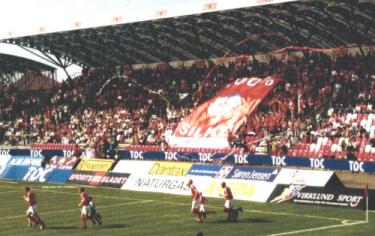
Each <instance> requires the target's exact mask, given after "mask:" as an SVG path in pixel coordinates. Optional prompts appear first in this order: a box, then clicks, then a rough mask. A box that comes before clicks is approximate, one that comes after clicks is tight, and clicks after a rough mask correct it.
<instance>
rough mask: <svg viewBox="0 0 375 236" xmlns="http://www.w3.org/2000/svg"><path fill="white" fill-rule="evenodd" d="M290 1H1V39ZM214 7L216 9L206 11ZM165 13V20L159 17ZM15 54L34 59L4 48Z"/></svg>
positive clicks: (76, 69)
mask: <svg viewBox="0 0 375 236" xmlns="http://www.w3.org/2000/svg"><path fill="white" fill-rule="evenodd" d="M287 1H294V0H0V39H7V38H13V37H20V36H26V35H35V34H40V33H47V32H59V31H66V30H72V29H77V27H78V28H90V27H97V26H104V25H111V24H123V23H128V22H135V21H143V20H153V19H157V18H161V17H175V16H180V15H188V14H196V13H200V12H207V11H212V10H223V9H231V8H240V7H245V6H247V7H248V6H258V5H263V4H268V3H277V2H287ZM211 3H216V5H215V8H216V9H212V10H207V9H205V7H204V6H206V5H207V4H211ZM163 10H166V15H165V16H160V15H158V14H157V12H159V11H163ZM115 19H120V20H119V21H115ZM77 23H78V24H77ZM12 50H13V52H14V54H17V55H18V56H22V57H26V58H28V57H29V56H30V55H31V54H30V53H27V52H26V51H24V50H21V51H20V50H19V47H14V45H8V44H0V53H5V52H6V53H7V54H12ZM31 59H33V60H37V61H40V60H39V59H38V58H37V57H31ZM69 70H71V71H72V72H71V73H78V72H79V71H80V70H81V68H80V67H79V66H77V65H75V66H73V67H72V68H69ZM57 74H58V78H57V79H58V80H59V81H61V80H63V79H65V77H66V75H65V73H64V72H63V71H61V69H60V70H58V71H57Z"/></svg>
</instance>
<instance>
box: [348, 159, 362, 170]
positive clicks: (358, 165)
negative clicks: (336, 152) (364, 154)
mask: <svg viewBox="0 0 375 236" xmlns="http://www.w3.org/2000/svg"><path fill="white" fill-rule="evenodd" d="M348 162H349V168H350V171H360V172H365V170H364V169H363V165H364V162H362V161H361V162H358V161H348Z"/></svg>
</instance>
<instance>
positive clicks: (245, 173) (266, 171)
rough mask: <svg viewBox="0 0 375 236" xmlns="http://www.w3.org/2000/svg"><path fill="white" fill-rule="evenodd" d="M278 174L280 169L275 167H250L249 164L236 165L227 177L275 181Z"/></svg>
mask: <svg viewBox="0 0 375 236" xmlns="http://www.w3.org/2000/svg"><path fill="white" fill-rule="evenodd" d="M278 174H279V170H278V169H273V168H256V167H248V166H236V167H234V169H233V170H232V171H231V172H230V173H229V175H228V176H227V178H230V179H244V180H252V181H265V182H273V181H274V180H275V178H276V176H277V175H278Z"/></svg>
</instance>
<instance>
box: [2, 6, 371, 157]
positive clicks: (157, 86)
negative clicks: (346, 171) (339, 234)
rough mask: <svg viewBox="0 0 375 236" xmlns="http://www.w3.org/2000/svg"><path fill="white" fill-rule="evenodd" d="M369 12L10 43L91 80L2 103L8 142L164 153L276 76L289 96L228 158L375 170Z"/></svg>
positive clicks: (263, 16) (143, 25) (93, 32)
mask: <svg viewBox="0 0 375 236" xmlns="http://www.w3.org/2000/svg"><path fill="white" fill-rule="evenodd" d="M206 7H210V6H206ZM211 7H212V8H213V9H212V10H215V7H216V6H215V4H213V5H212V6H211ZM373 7H374V4H373V2H372V1H340V2H339V3H338V2H337V1H298V2H289V3H284V4H276V5H267V6H264V7H262V6H259V7H252V8H240V9H233V10H227V11H219V12H216V11H215V12H209V13H202V14H199V15H188V16H181V17H177V18H176V17H174V18H168V17H165V18H163V19H159V20H153V21H145V22H135V23H127V24H116V25H109V26H104V27H99V28H88V29H82V30H73V31H64V32H57V33H48V34H38V35H31V36H24V37H17V38H7V39H4V40H2V41H3V42H6V43H13V44H16V45H20V46H25V45H27V46H29V47H31V48H35V49H38V50H40V51H45V52H46V51H48V52H49V53H51V54H53V55H55V56H56V57H64V58H65V57H67V58H71V60H73V61H74V62H76V63H79V64H82V65H84V68H83V71H82V75H81V76H79V77H77V78H68V80H66V81H64V82H63V83H62V84H61V85H59V87H55V86H54V87H53V88H54V89H53V90H50V92H49V93H48V95H46V94H45V93H40V96H42V97H43V98H38V95H37V96H36V97H28V96H26V97H24V98H22V96H23V95H22V93H23V91H22V90H21V91H18V92H13V93H12V94H6V96H3V97H2V100H3V102H2V108H1V109H2V112H1V113H2V122H1V124H2V127H1V130H2V132H1V136H0V137H1V141H2V142H3V143H6V144H11V145H15V144H30V143H66V144H68V143H76V144H79V145H82V147H87V146H92V147H95V149H96V151H97V152H98V155H99V156H104V155H103V154H102V153H105V152H106V150H103V146H104V145H105V146H108V144H107V143H108V142H113V143H114V145H115V146H118V145H120V146H122V144H124V145H140V146H139V147H140V148H141V149H142V148H149V147H147V146H148V145H153V146H155V147H153V148H154V149H158V147H157V146H159V147H160V145H162V144H163V145H166V144H167V141H166V140H165V137H166V135H168V134H170V133H173V131H174V129H175V128H176V124H177V123H178V122H179V121H180V120H181V119H182V118H184V117H186V116H187V115H188V114H189V113H190V112H191V111H192V110H193V109H194V107H195V106H197V105H198V104H200V103H202V102H203V101H206V100H208V99H209V98H211V97H213V96H214V95H215V94H216V92H217V91H219V90H220V89H222V88H223V87H224V86H225V85H226V84H227V83H228V82H231V81H233V80H234V79H236V78H239V77H246V76H268V75H272V74H277V75H280V76H281V77H282V78H284V82H283V84H282V85H280V86H279V87H278V88H277V89H276V90H275V91H274V92H273V93H272V95H271V96H270V97H268V98H267V99H266V100H265V101H264V102H263V103H262V105H261V106H260V108H259V109H258V110H257V112H255V113H254V114H251V115H250V116H249V119H248V121H247V122H246V123H245V124H243V126H241V128H240V129H239V130H238V131H236V133H235V134H232V137H228V138H229V139H231V140H230V144H231V147H233V148H242V149H243V151H245V152H251V153H254V152H255V149H256V147H258V146H259V145H260V144H262V145H263V146H266V147H267V148H266V150H265V151H266V153H272V154H277V153H280V152H281V150H283V149H284V151H286V150H287V151H286V152H287V153H288V154H289V155H298V156H306V157H323V156H325V157H337V158H345V157H347V154H350V156H351V157H352V158H359V159H366V160H373V159H374V158H375V157H374V155H375V154H374V151H375V150H374V142H375V141H374V132H375V125H374V124H375V116H374V108H373V104H374V99H375V98H374V91H375V90H374V74H375V73H374V67H373V63H372V62H373V61H374V55H373V50H372V47H371V46H372V45H373V43H374V42H373V40H374V37H372V36H373V31H374V29H373V27H372V26H373V24H372V22H373V21H372V20H373V18H372V14H371V13H372V12H373ZM208 10H209V9H208ZM353 14H354V15H355V17H348V16H351V15H353ZM119 20H120V19H119ZM156 38H157V39H158V40H155V39H156ZM7 61H8V63H9V62H12V61H13V60H7ZM19 63H22V62H19ZM19 63H16V64H19ZM142 65H143V66H142ZM15 66H16V65H13V66H12V67H9V66H7V65H4V67H5V68H9V69H10V70H13V69H14V70H15V69H16V68H14V67H15ZM25 68H27V66H26V67H25ZM33 69H34V71H35V69H36V68H35V67H34V68H33V67H30V69H29V70H33ZM3 75H5V74H3ZM3 77H4V76H3ZM5 78H6V77H5ZM4 80H5V79H3V81H4ZM5 81H8V82H10V84H9V85H8V86H10V85H14V83H13V82H14V81H13V82H12V81H9V80H5ZM52 81H53V80H52ZM20 83H21V82H18V84H20ZM306 83H308V85H306ZM52 91H53V92H52ZM198 92H199V93H198ZM46 96H47V97H46ZM30 100H37V101H30ZM38 101H43V104H41V102H38ZM17 103H23V104H27V106H28V108H27V110H23V109H19V104H17ZM285 134H286V135H285ZM262 141H263V142H262ZM122 147H123V146H122ZM130 148H132V146H130ZM137 148H138V146H137ZM212 148H215V147H212ZM259 150H262V152H263V153H264V148H260V149H259ZM226 151H227V150H226ZM264 154H265V153H264ZM284 154H285V153H284ZM353 155H354V157H353Z"/></svg>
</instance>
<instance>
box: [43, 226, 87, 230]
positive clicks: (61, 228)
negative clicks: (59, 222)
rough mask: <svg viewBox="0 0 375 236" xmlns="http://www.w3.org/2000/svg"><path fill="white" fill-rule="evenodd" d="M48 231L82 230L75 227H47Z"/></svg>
mask: <svg viewBox="0 0 375 236" xmlns="http://www.w3.org/2000/svg"><path fill="white" fill-rule="evenodd" d="M46 229H56V230H69V229H80V227H74V226H47V227H46Z"/></svg>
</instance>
